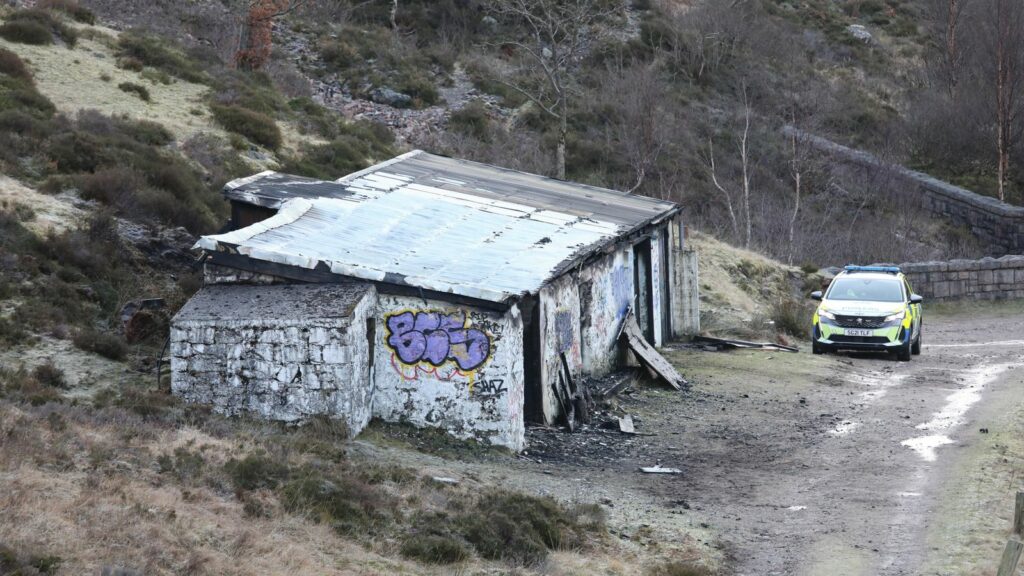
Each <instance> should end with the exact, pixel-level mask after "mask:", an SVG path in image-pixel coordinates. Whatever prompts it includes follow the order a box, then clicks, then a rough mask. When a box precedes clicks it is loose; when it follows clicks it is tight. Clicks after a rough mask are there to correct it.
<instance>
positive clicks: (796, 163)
mask: <svg viewBox="0 0 1024 576" xmlns="http://www.w3.org/2000/svg"><path fill="white" fill-rule="evenodd" d="M799 154H800V152H799V149H798V148H797V142H796V135H793V192H794V195H795V202H794V204H793V215H792V216H791V217H790V219H789V258H788V262H787V263H788V264H789V265H790V266H792V265H793V237H794V235H795V233H796V219H797V217H798V216H799V215H800V180H801V176H802V175H803V174H802V172H801V169H800V157H799Z"/></svg>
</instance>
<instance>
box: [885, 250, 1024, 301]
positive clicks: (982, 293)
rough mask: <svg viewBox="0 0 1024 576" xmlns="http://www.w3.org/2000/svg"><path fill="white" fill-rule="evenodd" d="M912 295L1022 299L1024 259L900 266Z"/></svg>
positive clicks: (1004, 258)
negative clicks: (912, 291)
mask: <svg viewBox="0 0 1024 576" xmlns="http://www.w3.org/2000/svg"><path fill="white" fill-rule="evenodd" d="M900 268H902V269H903V272H905V273H906V274H907V278H908V279H909V280H910V285H911V286H912V287H913V288H914V291H915V292H917V293H918V294H920V295H922V296H924V297H925V298H927V299H931V300H961V299H974V300H1003V299H1010V298H1024V256H1003V257H1002V258H982V259H981V260H951V261H949V262H916V263H909V264H901V265H900Z"/></svg>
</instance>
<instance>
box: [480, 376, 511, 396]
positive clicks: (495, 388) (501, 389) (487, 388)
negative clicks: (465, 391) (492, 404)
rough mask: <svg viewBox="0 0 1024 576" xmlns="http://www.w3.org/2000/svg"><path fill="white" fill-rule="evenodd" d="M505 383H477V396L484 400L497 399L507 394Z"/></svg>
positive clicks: (487, 381)
mask: <svg viewBox="0 0 1024 576" xmlns="http://www.w3.org/2000/svg"><path fill="white" fill-rule="evenodd" d="M506 391H507V390H506V388H505V381H504V380H501V379H497V378H496V379H494V380H481V381H480V382H479V383H477V385H476V388H475V394H476V395H477V396H480V397H482V398H497V397H499V396H504V395H505V392H506Z"/></svg>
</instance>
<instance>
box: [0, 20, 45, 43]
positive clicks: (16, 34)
mask: <svg viewBox="0 0 1024 576" xmlns="http://www.w3.org/2000/svg"><path fill="white" fill-rule="evenodd" d="M0 36H2V37H3V38H4V40H8V41H10V42H18V43H20V44H36V45H41V44H52V43H53V33H51V32H50V29H49V28H47V27H46V26H44V25H43V24H40V23H39V22H28V21H18V20H15V21H9V22H5V23H4V24H3V25H2V26H0Z"/></svg>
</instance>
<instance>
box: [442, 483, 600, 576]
mask: <svg viewBox="0 0 1024 576" xmlns="http://www.w3.org/2000/svg"><path fill="white" fill-rule="evenodd" d="M456 525H457V526H458V528H459V531H460V533H461V534H462V536H463V537H464V538H465V539H466V540H467V541H468V542H469V543H470V544H472V545H473V547H474V548H476V551H477V552H478V553H479V554H480V555H481V556H483V557H484V558H487V559H491V560H507V561H511V562H515V563H519V564H536V563H538V562H540V561H542V560H544V558H546V557H547V553H548V550H558V549H565V548H574V547H579V546H581V545H582V544H583V536H584V534H585V533H586V532H588V531H599V530H603V523H601V522H600V521H598V522H597V523H587V524H582V523H580V522H579V521H578V518H575V517H573V515H571V514H570V513H569V511H567V510H566V509H565V508H563V507H562V506H560V505H559V504H558V503H557V502H555V501H554V500H553V499H551V498H539V497H535V496H528V495H525V494H518V493H514V492H505V491H496V492H492V493H490V494H487V495H484V496H483V497H481V498H480V500H479V501H478V503H477V505H476V506H475V507H474V509H473V510H471V511H469V512H467V513H465V514H463V515H461V516H460V517H459V518H458V519H457V520H456Z"/></svg>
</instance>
